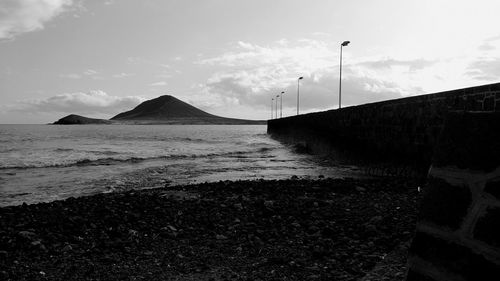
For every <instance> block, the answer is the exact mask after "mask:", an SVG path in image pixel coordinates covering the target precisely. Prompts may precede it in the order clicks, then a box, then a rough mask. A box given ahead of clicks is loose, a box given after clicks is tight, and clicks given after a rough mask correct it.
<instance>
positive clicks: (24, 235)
mask: <svg viewBox="0 0 500 281" xmlns="http://www.w3.org/2000/svg"><path fill="white" fill-rule="evenodd" d="M17 234H18V235H19V236H21V237H22V238H24V239H26V240H30V241H32V240H34V239H35V237H36V234H35V233H34V232H31V231H19V232H18V233H17Z"/></svg>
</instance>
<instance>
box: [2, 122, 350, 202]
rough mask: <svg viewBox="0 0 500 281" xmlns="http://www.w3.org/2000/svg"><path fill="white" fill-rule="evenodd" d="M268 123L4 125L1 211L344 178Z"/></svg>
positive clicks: (345, 172) (345, 171)
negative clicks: (269, 130)
mask: <svg viewBox="0 0 500 281" xmlns="http://www.w3.org/2000/svg"><path fill="white" fill-rule="evenodd" d="M356 173H357V169H356V167H351V166H342V165H335V164H332V161H326V160H325V159H321V158H319V157H317V156H312V155H305V154H298V153H295V151H294V149H293V147H290V146H287V145H285V144H282V143H280V142H278V141H277V140H274V139H272V138H271V137H270V136H269V135H267V134H266V126H265V125H239V126H231V125H147V126H145V125H142V126H141V125H136V126H134V125H85V126H78V125H76V126H50V125H0V206H7V205H17V204H22V203H23V202H26V203H28V204H29V203H36V202H47V201H52V200H59V199H65V198H68V197H78V196H84V195H91V194H96V193H102V192H113V191H116V190H128V189H145V188H154V187H161V186H166V185H176V184H188V183H200V182H205V181H219V180H238V179H261V178H263V179H284V178H290V177H291V176H293V175H296V176H301V177H311V178H315V177H318V176H320V175H323V176H325V177H346V176H353V175H354V174H356Z"/></svg>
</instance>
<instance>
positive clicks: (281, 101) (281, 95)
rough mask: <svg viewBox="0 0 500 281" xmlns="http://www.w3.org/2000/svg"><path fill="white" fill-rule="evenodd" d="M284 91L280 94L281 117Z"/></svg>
mask: <svg viewBox="0 0 500 281" xmlns="http://www.w3.org/2000/svg"><path fill="white" fill-rule="evenodd" d="M284 93H285V91H283V92H281V94H280V118H283V94H284Z"/></svg>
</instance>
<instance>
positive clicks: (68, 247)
mask: <svg viewBox="0 0 500 281" xmlns="http://www.w3.org/2000/svg"><path fill="white" fill-rule="evenodd" d="M61 251H62V252H63V253H66V252H71V251H73V247H71V245H70V244H68V245H66V246H64V248H62V249H61Z"/></svg>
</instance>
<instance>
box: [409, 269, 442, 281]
mask: <svg viewBox="0 0 500 281" xmlns="http://www.w3.org/2000/svg"><path fill="white" fill-rule="evenodd" d="M405 280H406V281H439V280H435V279H433V278H431V277H429V276H425V275H422V274H420V273H418V272H416V271H414V270H411V269H410V270H409V271H408V274H407V275H406V279H405Z"/></svg>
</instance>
